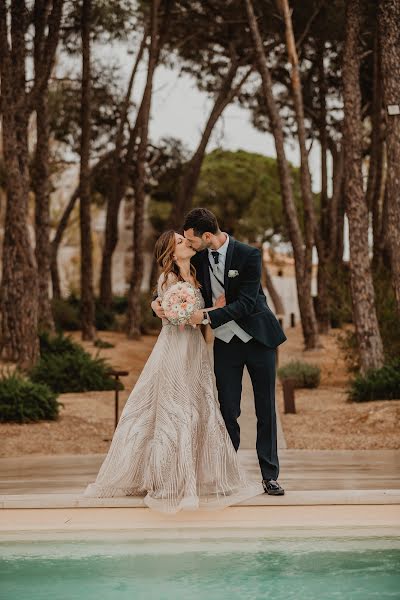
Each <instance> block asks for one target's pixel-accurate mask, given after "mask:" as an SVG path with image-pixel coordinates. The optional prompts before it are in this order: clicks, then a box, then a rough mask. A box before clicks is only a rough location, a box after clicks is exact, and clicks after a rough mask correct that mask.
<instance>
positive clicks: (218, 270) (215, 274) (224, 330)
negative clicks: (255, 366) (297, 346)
mask: <svg viewBox="0 0 400 600" xmlns="http://www.w3.org/2000/svg"><path fill="white" fill-rule="evenodd" d="M225 235H226V240H225V243H224V244H222V246H221V247H220V248H218V250H211V249H208V268H209V270H210V279H211V291H212V297H213V302H214V303H215V301H216V299H217V298H218V297H219V296H221V294H224V293H225V289H224V287H223V286H222V285H221V284H220V283H219V281H220V282H221V283H224V275H225V262H226V253H227V250H228V246H229V235H228V234H225ZM212 252H218V254H219V260H218V264H215V261H214V257H213V255H212ZM217 278H218V279H219V281H218V280H217ZM213 332H214V335H215V337H217V338H218V339H220V340H222V341H223V342H226V343H228V342H230V341H231V339H232V338H233V336H234V335H236V336H237V337H238V338H240V339H241V340H242V342H248V341H249V340H251V339H252V337H251V335H249V334H248V333H246V331H244V330H243V329H242V328H241V327H239V325H238V324H237V323H236V321H228V323H224V325H220V326H219V327H216V328H215V329H213Z"/></svg>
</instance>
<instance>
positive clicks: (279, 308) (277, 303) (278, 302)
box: [264, 263, 285, 315]
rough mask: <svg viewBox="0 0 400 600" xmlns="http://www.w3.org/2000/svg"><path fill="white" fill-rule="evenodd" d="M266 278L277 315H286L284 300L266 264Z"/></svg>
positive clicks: (266, 284)
mask: <svg viewBox="0 0 400 600" xmlns="http://www.w3.org/2000/svg"><path fill="white" fill-rule="evenodd" d="M264 276H265V287H266V288H267V291H268V294H269V295H270V297H271V300H272V304H273V305H274V309H275V314H277V315H284V314H285V307H284V305H283V301H282V298H281V296H280V294H279V292H278V290H277V289H276V287H275V285H274V282H273V281H272V277H271V273H270V270H269V267H268V265H267V264H266V263H264Z"/></svg>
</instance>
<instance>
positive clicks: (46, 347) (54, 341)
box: [39, 332, 85, 356]
mask: <svg viewBox="0 0 400 600" xmlns="http://www.w3.org/2000/svg"><path fill="white" fill-rule="evenodd" d="M39 343H40V355H41V356H43V355H44V354H66V353H67V352H73V353H74V352H85V351H84V349H83V348H82V346H80V345H79V344H77V343H76V342H74V340H73V339H72V338H71V336H69V335H64V334H63V333H61V332H59V333H57V335H50V334H49V333H47V332H43V333H41V334H40V335H39Z"/></svg>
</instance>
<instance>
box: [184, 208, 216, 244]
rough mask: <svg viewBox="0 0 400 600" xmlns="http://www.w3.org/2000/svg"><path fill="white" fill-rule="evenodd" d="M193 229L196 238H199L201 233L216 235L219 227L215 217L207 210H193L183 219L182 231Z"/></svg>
mask: <svg viewBox="0 0 400 600" xmlns="http://www.w3.org/2000/svg"><path fill="white" fill-rule="evenodd" d="M188 229H193V232H194V235H195V236H196V237H201V236H202V235H203V233H206V231H207V232H209V233H214V234H215V233H218V232H219V225H218V221H217V217H216V216H215V215H214V213H212V212H211V210H208V208H193V209H192V210H191V211H190V212H188V214H187V215H186V217H185V222H184V224H183V231H187V230H188Z"/></svg>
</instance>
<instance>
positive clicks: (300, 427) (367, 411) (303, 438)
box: [0, 327, 400, 457]
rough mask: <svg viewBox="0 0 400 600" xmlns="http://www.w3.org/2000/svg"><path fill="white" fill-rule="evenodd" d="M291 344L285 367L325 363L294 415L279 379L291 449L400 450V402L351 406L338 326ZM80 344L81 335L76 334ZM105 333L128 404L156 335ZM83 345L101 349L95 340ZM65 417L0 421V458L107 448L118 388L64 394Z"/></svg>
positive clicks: (292, 335)
mask: <svg viewBox="0 0 400 600" xmlns="http://www.w3.org/2000/svg"><path fill="white" fill-rule="evenodd" d="M286 333H287V336H288V341H287V342H286V343H285V344H283V345H282V346H281V347H280V349H279V364H280V365H283V364H285V363H286V362H288V361H289V360H292V359H299V360H304V361H307V362H310V363H314V364H318V365H319V366H320V367H321V371H322V377H321V385H320V387H319V388H318V389H315V390H297V391H296V409H297V413H296V414H283V400H282V392H281V388H280V385H279V384H278V389H277V392H278V394H277V396H278V407H279V411H280V416H281V420H282V425H283V430H284V434H285V437H286V442H287V447H288V448H303V449H377V448H378V449H379V448H382V449H383V448H391V449H393V448H400V436H399V434H398V431H399V422H400V400H391V401H379V402H365V403H360V404H357V403H349V402H348V401H347V399H346V384H347V374H346V369H345V365H344V364H343V361H342V360H341V357H340V352H339V349H338V346H337V340H336V337H337V335H338V333H337V332H336V331H332V333H330V334H329V335H327V336H323V337H322V344H323V347H322V348H320V349H318V350H314V351H309V352H304V351H303V349H302V336H301V330H300V327H296V328H295V329H289V330H288V331H287V332H286ZM72 337H74V338H75V339H77V340H78V341H79V333H74V334H73V336H72ZM100 338H101V339H102V340H105V341H109V342H112V343H113V344H115V347H114V348H110V349H102V350H101V351H100V355H101V356H103V357H105V358H107V359H108V360H109V362H110V363H111V364H112V366H113V367H114V368H120V369H126V370H127V371H129V375H128V376H127V377H125V378H124V379H123V383H124V385H125V390H124V391H123V392H121V393H120V409H122V407H123V405H124V403H125V401H126V399H127V397H128V395H129V393H130V390H131V389H132V387H133V386H134V384H135V382H136V380H137V378H138V376H139V374H140V371H141V369H142V367H143V364H144V363H145V361H146V360H147V358H148V356H149V355H150V353H151V350H152V348H153V345H154V343H155V340H156V337H154V336H145V337H143V338H142V340H141V341H139V342H136V341H131V340H127V339H126V337H125V336H124V335H123V334H121V333H115V332H101V333H100ZM83 345H84V346H85V348H86V349H87V350H88V351H90V352H91V353H93V354H95V353H96V352H97V348H95V347H94V346H93V345H92V344H91V343H87V342H84V343H83ZM59 400H60V402H62V403H63V405H64V406H63V408H61V410H60V418H59V419H58V421H54V422H42V423H36V424H26V425H17V424H0V456H1V457H11V456H21V455H27V454H92V453H104V452H106V451H107V449H108V446H109V443H110V438H111V437H112V434H113V428H114V392H109V391H108V392H87V393H84V394H83V393H79V394H62V395H61V396H60V397H59Z"/></svg>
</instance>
